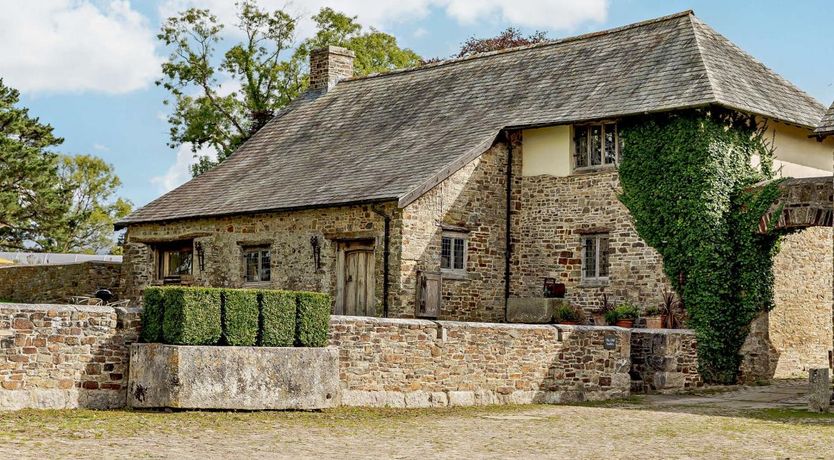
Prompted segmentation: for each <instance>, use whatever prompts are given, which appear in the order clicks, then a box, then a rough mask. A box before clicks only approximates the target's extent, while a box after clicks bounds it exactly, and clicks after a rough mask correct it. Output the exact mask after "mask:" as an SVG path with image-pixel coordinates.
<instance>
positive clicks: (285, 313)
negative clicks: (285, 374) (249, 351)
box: [258, 291, 297, 347]
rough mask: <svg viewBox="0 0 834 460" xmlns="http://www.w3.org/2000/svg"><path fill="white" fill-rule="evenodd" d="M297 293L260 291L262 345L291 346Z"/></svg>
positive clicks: (293, 335) (293, 340)
mask: <svg viewBox="0 0 834 460" xmlns="http://www.w3.org/2000/svg"><path fill="white" fill-rule="evenodd" d="M296 297H297V293H295V292H291V291H261V293H260V300H261V340H260V342H259V343H258V345H261V346H264V347H291V346H293V344H294V342H295V329H296V327H295V322H296V302H297V300H296Z"/></svg>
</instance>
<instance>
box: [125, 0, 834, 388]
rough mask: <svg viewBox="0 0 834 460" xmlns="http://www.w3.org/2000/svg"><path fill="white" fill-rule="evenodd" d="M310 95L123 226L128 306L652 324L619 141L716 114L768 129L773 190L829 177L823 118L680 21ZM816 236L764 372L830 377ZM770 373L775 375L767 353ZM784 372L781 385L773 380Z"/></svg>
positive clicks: (795, 248) (316, 79) (646, 253)
mask: <svg viewBox="0 0 834 460" xmlns="http://www.w3.org/2000/svg"><path fill="white" fill-rule="evenodd" d="M352 60H353V54H352V52H350V51H348V50H346V49H342V48H337V47H329V48H327V49H322V50H318V51H317V52H314V53H313V54H312V56H311V63H310V69H311V75H310V89H309V91H308V92H307V93H306V94H304V95H303V96H302V97H301V98H299V99H298V100H297V101H295V102H294V103H292V104H291V105H290V106H289V107H287V108H286V110H284V111H282V112H280V113H279V114H278V115H276V116H275V117H274V119H273V120H271V121H270V122H269V123H268V124H267V125H266V126H265V127H264V128H262V129H261V130H260V131H259V132H258V133H257V134H255V135H254V136H253V137H252V138H251V139H250V140H249V141H247V142H246V143H245V144H244V145H243V146H242V147H241V148H240V149H239V150H238V151H237V152H235V153H234V154H233V155H232V156H231V157H230V158H228V159H227V160H226V161H224V162H223V163H222V164H221V165H219V166H218V167H216V168H215V169H213V170H211V171H210V172H208V173H205V174H203V175H200V176H199V177H196V178H194V179H192V180H191V181H189V182H188V183H186V184H184V185H182V186H181V187H179V188H177V189H175V190H173V191H171V192H169V193H167V194H165V195H164V196H162V197H160V198H158V199H157V200H155V201H153V202H151V203H149V204H148V205H146V206H144V207H143V208H141V209H139V210H137V211H136V212H134V213H133V214H131V215H130V216H129V217H127V218H126V219H124V220H123V221H121V222H120V223H119V224H118V227H120V228H122V227H126V228H127V235H126V244H125V251H124V254H125V255H124V263H123V278H124V280H123V283H122V290H123V295H124V296H125V297H129V298H139V297H140V294H141V292H142V290H143V289H144V288H145V287H146V286H149V285H155V284H165V283H180V284H193V285H211V286H229V287H245V286H266V287H272V288H282V289H303V290H315V291H323V292H328V293H331V294H332V295H333V297H334V299H335V302H334V306H333V309H334V312H335V313H337V314H344V315H359V316H382V317H400V318H413V317H420V318H437V319H450V320H462V321H483V322H504V321H507V320H508V319H511V318H508V315H510V314H511V312H509V311H508V310H509V308H511V307H512V306H513V305H514V303H516V304H517V303H518V302H519V301H518V299H524V300H525V301H530V302H537V301H539V299H541V298H543V297H544V293H543V292H544V290H545V286H546V285H548V286H553V285H559V286H563V287H564V290H565V296H566V299H567V300H568V301H569V302H571V303H573V304H575V305H579V306H581V307H582V308H584V309H586V310H587V311H588V312H592V311H593V310H595V309H598V308H599V307H600V305H601V303H602V299H603V295H605V296H607V298H608V299H609V300H610V301H611V302H614V303H616V302H621V301H626V300H629V301H632V302H636V303H638V304H640V305H643V306H648V305H656V304H658V303H659V302H660V301H661V296H662V294H663V292H664V290H665V289H667V288H668V283H667V281H666V279H665V276H664V274H663V271H662V261H661V259H660V256H659V254H658V253H657V252H656V251H655V250H653V249H652V248H651V247H648V246H647V245H646V244H645V243H644V242H643V241H642V240H641V239H640V237H639V236H638V235H637V232H636V231H635V229H634V226H633V223H632V221H631V219H630V216H629V214H628V212H627V210H626V208H625V207H624V206H623V205H622V204H621V203H620V202H619V201H618V199H617V193H618V190H619V180H618V175H617V164H618V161H619V155H620V148H621V145H620V142H619V139H618V131H617V125H618V122H620V121H622V120H624V119H627V118H629V117H639V116H641V115H643V114H647V113H657V112H668V111H677V110H686V109H691V108H702V107H710V106H720V107H723V108H729V109H731V110H736V111H739V112H743V113H745V114H752V115H755V116H756V117H758V118H759V119H760V120H761V121H762V122H766V123H767V124H768V126H769V130H770V134H772V135H773V140H774V145H775V148H776V151H775V157H776V167H777V169H778V170H779V173H780V174H781V175H782V176H785V177H797V178H804V177H814V176H830V175H831V172H832V162H831V159H832V151H834V138H827V139H824V140H821V141H817V140H816V139H813V138H811V135H812V134H813V132H814V128H815V127H816V126H817V124H818V122H819V120H820V119H821V118H822V116H823V114H824V112H825V107H824V106H822V105H821V104H820V103H819V102H817V101H816V100H814V99H813V98H812V97H811V96H809V95H807V94H806V93H804V92H802V91H801V90H799V89H798V88H796V87H795V86H794V85H792V84H791V83H789V82H788V81H786V80H785V79H783V78H781V77H780V76H779V75H777V74H776V73H774V72H773V71H771V70H769V69H768V68H766V67H765V66H763V65H762V64H761V63H759V62H758V61H756V60H755V59H754V58H752V57H751V56H749V55H748V54H746V53H745V52H744V51H742V50H741V49H739V48H738V47H737V46H735V45H734V44H733V43H731V42H730V41H728V40H727V39H726V38H724V37H723V36H721V35H720V34H718V33H717V32H716V31H715V30H713V29H711V28H710V27H709V26H707V25H706V24H704V23H703V22H701V21H700V20H699V19H698V18H697V17H696V16H695V15H694V14H693V13H692V12H691V11H688V12H684V13H680V14H675V15H672V16H667V17H662V18H658V19H654V20H650V21H646V22H641V23H637V24H632V25H628V26H625V27H620V28H617V29H612V30H607V31H602V32H597V33H592V34H587V35H580V36H577V37H571V38H565V39H561V40H556V41H552V42H548V43H544V44H538V45H532V46H527V47H521V48H514V49H508V50H503V51H499V52H493V53H486V54H481V55H475V56H472V57H468V58H462V59H453V60H449V61H443V62H439V63H435V64H429V65H425V66H421V67H418V68H414V69H408V70H402V71H394V72H390V73H386V74H381V75H372V76H368V77H361V78H354V77H353V76H352V68H353V64H352ZM831 249H832V236H831V228H830V227H814V228H809V229H807V230H805V231H803V232H801V233H797V234H795V235H791V236H790V237H788V238H787V239H786V241H785V243H784V245H783V250H782V253H781V254H780V255H779V256H778V259H777V262H776V267H777V285H778V286H777V291H778V292H777V299H776V300H777V304H778V307H777V309H776V310H775V311H774V312H773V313H772V314H771V315H770V324H769V326H767V332H768V334H760V335H761V337H764V340H765V341H766V342H768V345H767V346H770V347H773V350H775V351H776V354H774V355H770V356H769V357H767V358H766V359H768V360H769V362H770V361H772V362H774V363H775V364H774V365H773V367H774V369H776V370H774V372H776V373H777V374H778V375H790V374H792V373H795V372H799V371H800V370H801V369H803V368H804V367H807V366H816V365H819V364H820V363H824V362H827V360H828V354H829V352H830V351H831V346H832V343H831V342H832V340H831V338H832V326H831V321H832V312H831V305H832V293H831V291H832V289H831V286H832V251H831ZM777 355H778V356H777ZM777 370H778V372H777Z"/></svg>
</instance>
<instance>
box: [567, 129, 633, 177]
mask: <svg viewBox="0 0 834 460" xmlns="http://www.w3.org/2000/svg"><path fill="white" fill-rule="evenodd" d="M620 144H621V143H620V139H619V134H618V133H617V124H616V123H596V124H591V125H577V126H574V128H573V145H574V168H575V169H588V168H599V167H601V166H614V165H616V164H617V163H618V162H619V160H620V150H621V145H620Z"/></svg>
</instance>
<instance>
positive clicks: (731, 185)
mask: <svg viewBox="0 0 834 460" xmlns="http://www.w3.org/2000/svg"><path fill="white" fill-rule="evenodd" d="M765 132H766V127H765V126H762V125H761V124H758V123H757V122H756V120H755V119H754V118H753V117H751V116H747V115H743V114H739V113H737V112H733V111H729V110H724V109H720V108H714V107H713V108H709V109H701V110H691V111H684V112H677V113H666V114H657V115H651V116H647V117H635V118H632V119H628V120H625V122H624V123H622V124H621V128H620V135H621V137H622V139H623V154H622V161H621V164H620V167H619V174H620V181H621V184H622V193H621V195H620V201H622V202H623V204H625V206H626V207H627V208H628V209H629V211H630V212H631V215H632V216H633V218H634V222H635V226H636V228H637V233H638V234H639V235H640V237H641V238H643V239H644V240H645V241H646V242H647V243H648V244H649V245H651V246H652V247H654V248H655V249H656V250H657V251H658V252H659V253H660V254H661V255H662V256H663V265H664V267H663V268H664V271H665V273H666V275H667V277H668V278H669V280H670V282H671V283H672V286H673V287H674V289H675V291H677V292H678V293H679V294H680V296H681V298H682V299H683V301H684V305H685V306H686V309H687V313H688V315H689V322H688V325H689V327H691V328H692V329H694V330H695V333H696V335H697V339H698V361H699V371H700V372H701V375H702V376H703V378H704V380H705V381H707V382H709V383H718V384H733V383H736V381H737V380H738V374H739V368H740V366H741V355H740V351H741V347H742V345H743V344H744V341H745V338H746V337H747V334H748V332H749V330H750V323H751V322H752V321H753V320H754V319H755V318H756V316H757V315H758V314H759V313H760V312H763V311H768V310H770V309H772V308H773V256H774V255H775V254H776V253H777V251H778V244H779V235H778V234H776V233H774V232H773V231H768V232H766V233H764V234H762V233H760V232H758V231H757V229H758V225H759V221H760V219H761V217H762V215H764V213H765V212H766V211H767V209H768V208H769V207H770V206H771V204H772V203H773V202H774V201H775V200H776V199H777V198H778V197H779V194H780V190H779V188H778V181H774V182H771V183H769V184H768V185H766V186H765V187H761V188H757V189H755V190H753V191H751V190H750V186H751V185H753V184H755V183H757V182H759V181H761V180H763V179H772V177H773V173H772V163H773V149H772V148H771V144H770V142H769V141H768V140H767V139H766V137H765ZM754 156H758V157H759V159H760V161H759V166H758V167H753V166H751V159H753V158H754Z"/></svg>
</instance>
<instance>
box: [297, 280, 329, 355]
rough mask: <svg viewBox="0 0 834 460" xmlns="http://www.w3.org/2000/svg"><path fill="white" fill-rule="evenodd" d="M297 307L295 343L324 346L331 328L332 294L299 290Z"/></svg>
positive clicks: (303, 345) (302, 345) (298, 344)
mask: <svg viewBox="0 0 834 460" xmlns="http://www.w3.org/2000/svg"><path fill="white" fill-rule="evenodd" d="M296 298H297V299H298V304H297V309H296V334H295V344H296V345H297V346H301V347H324V346H326V345H327V331H328V330H329V328H330V305H331V301H330V296H329V295H326V294H320V293H318V292H299V293H297V296H296Z"/></svg>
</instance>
